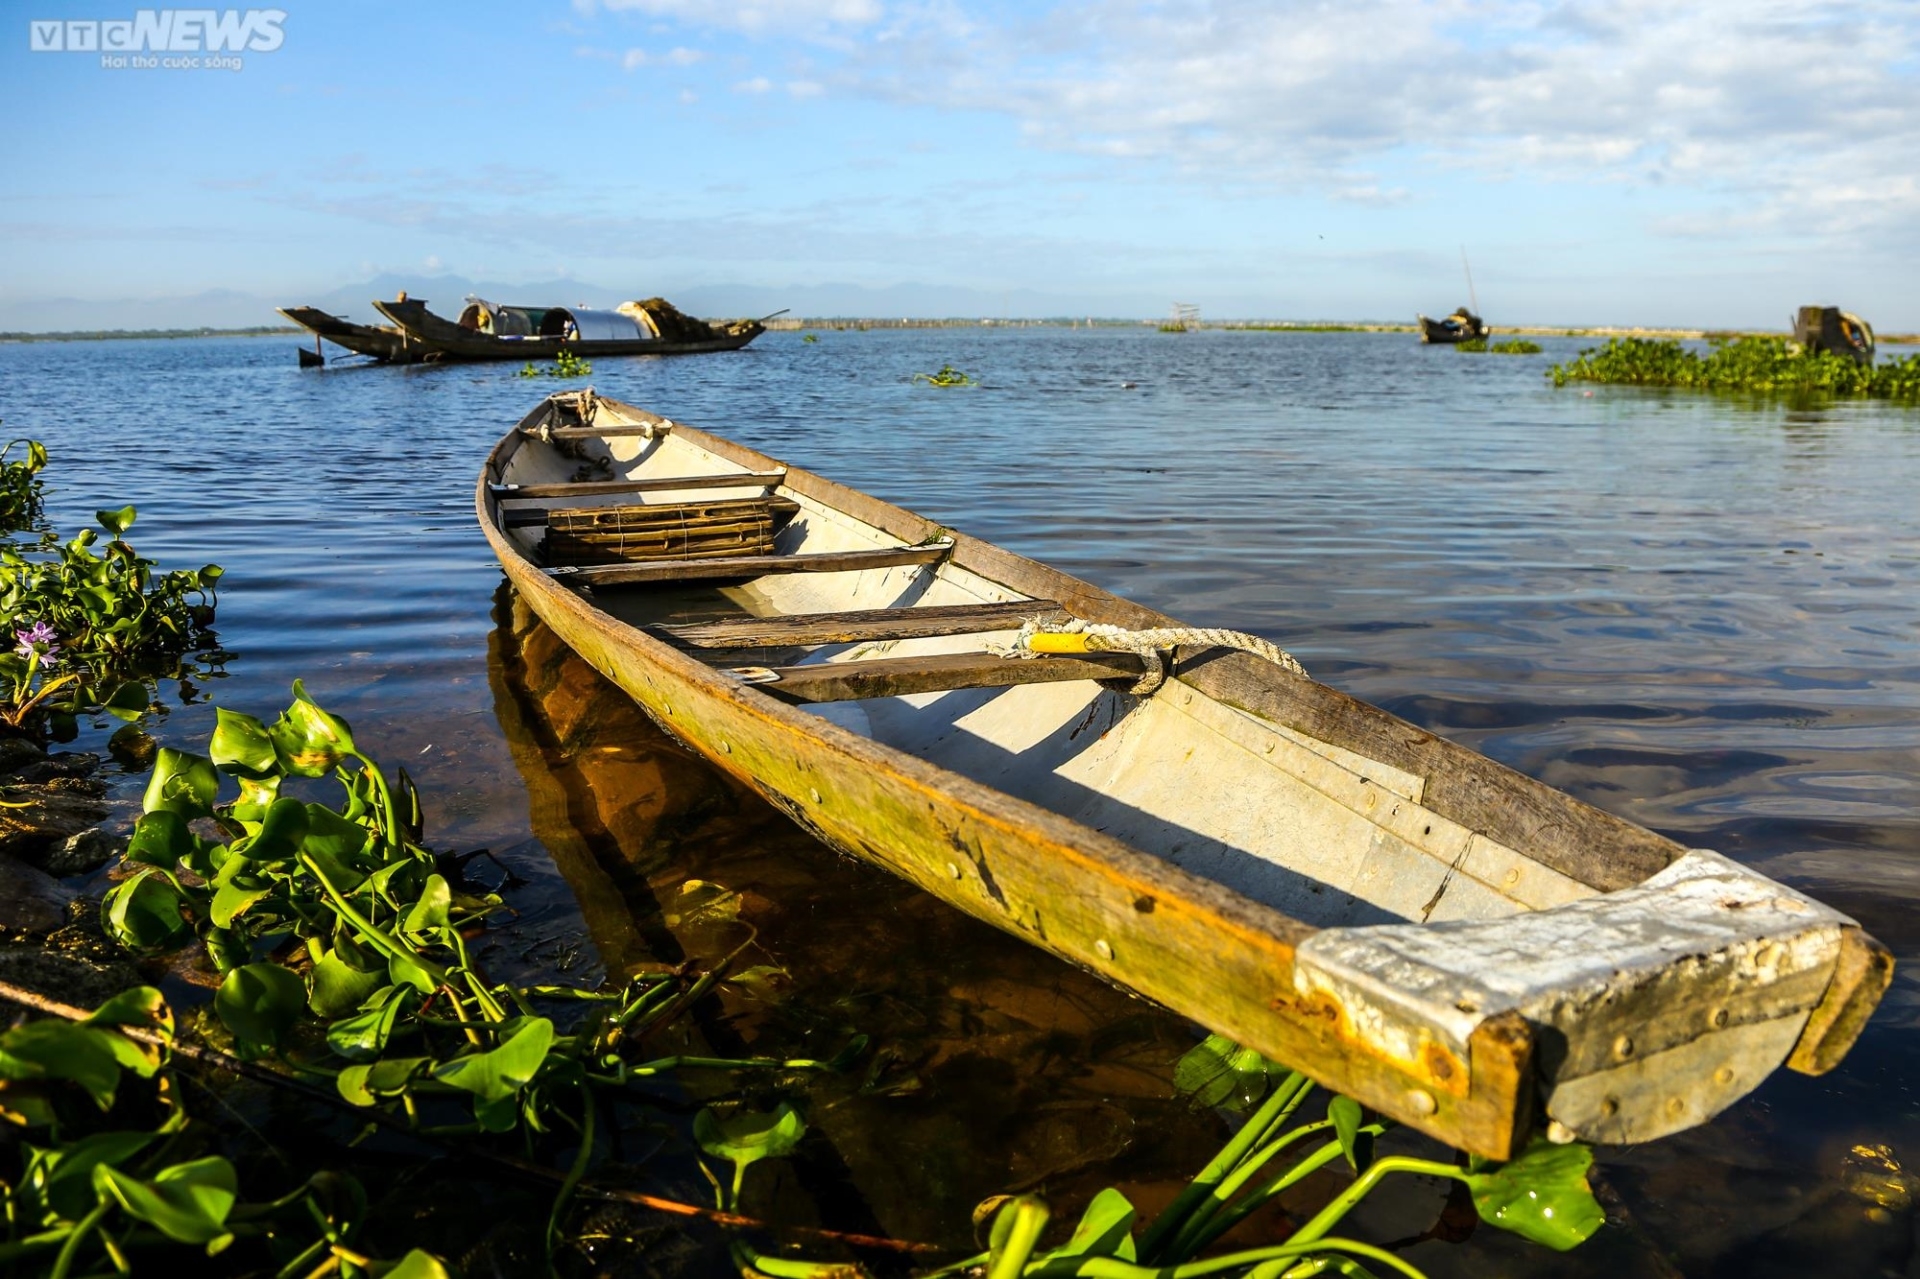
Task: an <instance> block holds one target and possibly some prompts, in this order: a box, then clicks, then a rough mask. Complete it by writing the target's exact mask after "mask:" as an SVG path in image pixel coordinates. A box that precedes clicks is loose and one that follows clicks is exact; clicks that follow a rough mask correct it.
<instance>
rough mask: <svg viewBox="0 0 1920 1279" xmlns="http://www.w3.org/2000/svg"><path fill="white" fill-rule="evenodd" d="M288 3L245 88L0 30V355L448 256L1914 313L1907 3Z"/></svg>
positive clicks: (646, 267) (1301, 304)
mask: <svg viewBox="0 0 1920 1279" xmlns="http://www.w3.org/2000/svg"><path fill="white" fill-rule="evenodd" d="M282 4H283V7H284V12H285V14H286V17H285V20H284V22H283V23H282V24H281V29H282V31H283V32H284V41H283V43H282V44H281V45H280V47H279V48H277V49H274V50H272V51H270V52H247V53H245V54H243V55H242V63H243V65H242V67H241V68H240V69H239V70H237V71H232V70H208V69H165V68H155V69H131V68H129V69H112V68H104V67H102V66H101V65H100V58H99V55H98V54H85V53H67V52H62V53H51V52H39V53H36V52H31V51H30V48H29V46H30V41H29V30H28V24H29V19H33V18H39V19H49V18H68V19H125V18H130V17H132V16H133V14H134V12H135V10H134V9H133V8H131V7H120V6H119V5H117V4H113V3H107V4H102V3H97V2H95V0H88V2H87V3H84V4H81V3H65V4H63V3H57V2H49V0H31V5H30V7H23V6H18V5H12V4H9V5H8V6H7V7H8V11H9V13H10V14H11V15H13V18H12V20H11V21H10V22H8V23H6V24H5V27H4V28H0V101H4V104H5V107H6V109H7V114H8V118H9V119H10V120H11V121H12V122H13V124H14V127H13V128H12V129H10V130H9V131H8V133H7V135H6V137H5V140H4V142H0V173H4V174H5V181H4V182H3V183H0V328H46V327H67V326H69V325H71V324H75V323H82V322H84V323H87V324H92V325H102V326H107V325H112V324H115V323H116V322H117V318H125V317H130V316H132V317H138V319H139V321H140V322H141V323H154V322H161V317H164V319H165V320H166V321H171V322H178V323H183V324H185V323H201V322H218V323H229V322H235V321H236V320H237V319H239V318H243V317H245V316H248V315H254V314H255V312H258V315H257V317H256V318H257V320H258V321H261V322H264V321H266V320H270V319H271V318H272V317H271V314H270V312H268V311H266V309H265V308H266V307H267V306H268V305H269V304H270V303H272V302H292V301H300V300H305V299H309V298H318V297H321V296H324V295H326V294H328V293H329V292H331V291H333V290H337V289H340V288H342V287H347V286H356V285H358V284H360V283H363V282H365V281H368V280H370V279H372V278H374V277H376V276H380V275H383V274H398V275H402V276H407V277H429V278H430V277H431V276H433V275H436V274H439V273H451V274H454V275H457V276H458V277H460V278H462V279H468V280H486V281H499V282H507V283H519V282H533V281H553V280H559V279H567V280H576V281H580V282H582V288H583V291H585V290H586V289H587V288H588V287H589V286H591V288H592V289H594V290H612V291H613V292H614V293H615V294H616V295H617V296H639V295H646V294H652V293H663V294H665V295H666V296H668V297H683V296H684V297H691V298H694V299H696V300H699V299H715V300H718V299H722V298H724V300H725V302H726V303H728V304H729V306H728V308H727V309H729V310H741V311H744V310H750V309H764V310H767V311H771V310H773V309H775V308H777V307H779V306H783V305H789V304H793V303H795V302H796V301H798V302H799V303H801V304H802V307H803V309H805V304H806V303H807V302H816V303H822V302H825V303H830V302H833V301H836V300H838V301H841V302H844V303H845V306H844V308H843V309H844V310H849V311H858V310H861V309H862V307H861V306H860V305H859V304H860V303H861V302H862V301H863V300H865V301H870V302H872V303H873V304H874V306H873V309H874V310H875V311H876V312H879V313H884V312H887V311H894V310H898V311H901V312H903V313H904V312H908V311H911V312H914V313H921V314H1010V315H1065V314H1097V315H1142V316H1147V315H1157V314H1163V313H1164V312H1165V311H1166V309H1167V307H1168V306H1169V305H1170V304H1171V303H1172V302H1174V301H1176V300H1178V301H1183V302H1194V303H1197V304H1199V305H1200V307H1201V309H1202V313H1203V314H1204V315H1206V316H1208V317H1214V318H1226V317H1250V316H1266V317H1290V318H1346V319H1358V318H1394V319H1405V318H1408V317H1410V315H1411V313H1412V312H1414V311H1415V310H1424V311H1427V312H1430V313H1433V312H1441V311H1444V310H1446V309H1449V308H1451V307H1452V306H1454V305H1455V304H1457V303H1458V302H1460V301H1462V300H1464V297H1465V284H1464V281H1463V279H1462V274H1461V266H1460V252H1461V246H1462V245H1464V246H1465V248H1466V251H1467V253H1468V254H1469V255H1470V257H1471V261H1472V266H1473V272H1474V282H1475V284H1476V286H1477V289H1478V294H1479V299H1480V302H1481V304H1482V310H1483V311H1485V312H1486V313H1487V314H1488V315H1489V317H1490V318H1493V319H1495V320H1496V322H1507V323H1514V324H1525V323H1564V324H1604V323H1643V324H1677V325H1704V326H1723V325H1725V326H1731V325H1769V326H1784V324H1785V322H1786V316H1787V313H1788V312H1789V311H1790V310H1791V309H1792V308H1793V307H1794V306H1796V305H1798V304H1800V303H1801V302H1811V301H1827V302H1834V303H1838V304H1841V305H1845V306H1847V307H1848V308H1849V309H1852V310H1856V311H1859V312H1861V313H1862V314H1864V315H1866V316H1868V318H1869V319H1871V320H1873V321H1874V322H1875V323H1876V324H1877V325H1878V326H1879V327H1880V328H1882V329H1883V330H1889V329H1905V330H1915V329H1920V288H1916V285H1920V270H1916V262H1920V5H1915V4H1913V3H1911V2H1910V0H1900V2H1898V3H1881V2H1879V0H1852V2H1849V3H1846V4H1831V5H1823V4H1820V3H1815V2H1811V0H1795V2H1792V3H1785V2H1779V0H1694V2H1693V3H1689V4H1686V5H1674V4H1671V3H1669V2H1667V0H1659V2H1658V3H1655V2H1654V0H1612V2H1610V3H1604V4H1601V3H1585V2H1582V0H1566V2H1564V3H1554V2H1541V3H1527V2H1526V0H1512V2H1506V3H1479V2H1477V0H1436V2H1428V0H1343V2H1342V3H1291V2H1286V0H1269V2H1266V3H1252V2H1245V3H1238V2H1234V0H1086V2H1084V3H1077V4H1057V5H1047V4H1044V3H1028V4H999V3H964V2H962V0H924V2H923V0H913V2H902V0H735V2H734V3H730V4H721V3H709V2H707V0H593V2H587V0H581V2H580V3H572V4H569V3H565V2H564V0H554V2H552V3H532V2H528V0H521V2H520V3H514V4H505V3H501V4H462V5H458V6H453V5H447V6H424V5H408V4H399V3H391V2H389V3H384V4H360V3H333V2H330V3H326V4H316V3H311V2H310V0H282ZM56 299H64V300H65V301H62V302H59V303H58V304H56V303H55V302H54V300H56ZM448 300H452V299H448ZM526 300H528V301H540V300H549V299H526ZM573 300H576V301H577V300H583V299H573ZM594 300H608V301H611V300H614V299H613V298H607V299H598V298H596V299H594ZM36 316H40V317H42V318H53V317H57V319H58V321H59V323H55V324H46V323H35V317H36Z"/></svg>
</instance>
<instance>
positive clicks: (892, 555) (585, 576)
mask: <svg viewBox="0 0 1920 1279" xmlns="http://www.w3.org/2000/svg"><path fill="white" fill-rule="evenodd" d="M952 550H953V543H952V542H951V541H948V540H946V539H944V538H943V539H942V540H940V541H938V542H930V543H928V544H927V545H925V546H889V547H882V548H879V549H876V550H871V551H821V552H817V553H814V554H807V555H741V556H735V557H709V558H704V559H688V560H656V561H652V562H648V563H641V564H599V565H590V566H587V567H578V566H575V565H572V564H556V565H551V566H549V567H548V568H547V569H546V570H545V571H546V573H547V575H548V576H549V577H557V578H560V579H561V580H562V581H564V582H566V583H567V584H568V585H570V586H638V585H646V584H650V583H663V582H724V581H738V580H741V579H744V578H753V577H766V576H768V575H769V574H773V573H857V572H860V571H862V570H864V569H872V568H895V567H897V566H899V565H903V564H937V563H939V562H940V561H941V560H943V559H945V558H946V557H947V555H948V553H949V552H951V551H952Z"/></svg>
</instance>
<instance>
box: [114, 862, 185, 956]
mask: <svg viewBox="0 0 1920 1279" xmlns="http://www.w3.org/2000/svg"><path fill="white" fill-rule="evenodd" d="M185 904H186V899H185V898H184V897H182V896H181V895H180V890H179V889H177V888H175V887H174V886H173V884H172V882H171V881H170V880H168V879H167V877H166V876H165V875H162V874H160V873H159V872H158V871H154V870H143V871H142V872H141V873H140V874H138V875H135V876H134V877H133V878H132V879H128V880H123V881H122V882H120V883H118V884H115V885H114V886H113V887H112V888H111V889H109V890H108V891H107V895H106V897H105V898H103V899H102V900H101V902H100V922H101V924H102V925H103V926H104V927H105V928H106V930H107V932H108V934H109V935H111V936H112V937H113V939H114V940H115V941H117V942H119V943H120V944H121V945H123V946H126V947H127V948H128V949H130V950H157V949H160V948H162V947H166V946H170V945H173V944H175V943H177V942H179V941H181V940H183V939H184V938H185V937H186V936H187V934H188V933H190V932H192V930H193V928H192V925H191V924H189V923H188V922H187V920H186V917H185V915H184V914H182V913H181V908H182V907H183V906H184V905H185Z"/></svg>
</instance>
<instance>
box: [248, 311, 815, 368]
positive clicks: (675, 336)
mask: <svg viewBox="0 0 1920 1279" xmlns="http://www.w3.org/2000/svg"><path fill="white" fill-rule="evenodd" d="M373 307H374V309H375V310H377V311H379V312H380V314H381V315H383V316H385V317H386V318H387V319H388V320H391V321H392V323H391V324H383V325H370V324H356V323H354V322H353V321H350V320H345V319H342V318H340V317H339V316H336V315H331V314H329V313H328V312H325V311H321V310H319V309H317V308H314V307H305V306H295V307H280V308H277V309H278V310H279V312H280V314H282V315H284V316H286V317H287V318H288V319H289V320H292V321H293V322H294V323H295V324H298V325H300V326H301V327H302V328H305V329H307V330H308V331H309V332H311V333H313V334H314V335H315V336H316V338H320V339H324V340H325V341H328V342H332V343H334V344H336V345H338V346H343V347H345V348H346V349H347V350H348V351H351V352H353V353H354V354H356V355H365V356H370V357H372V358H373V359H374V360H377V361H379V362H381V363H384V364H436V363H443V362H455V361H468V360H551V359H553V358H554V357H555V356H557V355H558V354H559V353H560V352H561V351H562V350H565V351H567V352H568V353H570V354H572V355H574V356H576V357H578V358H580V359H593V358H595V357H601V356H616V355H696V354H701V353H704V352H708V351H737V350H739V349H740V348H741V347H744V346H746V345H747V344H748V343H749V342H751V341H753V340H754V339H755V338H757V337H759V336H760V335H761V334H762V333H764V332H766V321H767V320H770V319H772V318H773V316H765V317H763V318H762V319H758V320H733V321H722V322H719V323H709V322H708V321H705V320H699V319H695V318H694V317H693V316H690V315H687V314H686V313H684V312H683V311H681V310H680V309H679V308H678V307H676V306H674V305H673V304H672V303H671V302H668V301H667V300H666V299H665V298H648V299H646V300H645V301H640V302H623V303H621V304H620V305H619V306H618V307H616V308H615V309H614V310H611V311H600V310H594V309H592V308H588V307H566V306H547V307H533V306H504V305H500V304H498V303H493V302H488V301H486V300H485V299H482V298H477V297H473V296H469V297H468V298H467V300H466V304H465V306H464V307H462V309H461V311H460V315H459V317H458V319H454V320H449V319H446V318H445V317H443V316H438V315H435V314H434V313H433V312H431V311H429V310H428V309H427V304H426V302H425V301H424V300H422V299H419V298H410V297H408V296H407V295H406V294H405V293H401V294H400V296H399V297H397V298H395V299H394V300H393V301H391V302H379V301H376V302H375V303H374V304H373ZM774 314H775V315H779V314H781V312H778V311H776V312H775V313H774ZM317 346H318V343H316V347H317ZM323 361H324V356H323V355H320V354H319V353H318V352H317V351H316V352H307V351H305V350H304V349H303V350H302V352H301V358H300V363H301V366H302V367H303V368H304V367H309V366H313V365H317V364H319V363H322V362H323Z"/></svg>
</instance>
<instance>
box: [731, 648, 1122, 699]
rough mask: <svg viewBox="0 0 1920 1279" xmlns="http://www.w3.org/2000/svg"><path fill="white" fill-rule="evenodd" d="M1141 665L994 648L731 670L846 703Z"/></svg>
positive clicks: (1047, 680)
mask: <svg viewBox="0 0 1920 1279" xmlns="http://www.w3.org/2000/svg"><path fill="white" fill-rule="evenodd" d="M1144 670H1145V665H1144V664H1143V663H1142V661H1141V659H1140V655H1139V654H1137V653H1087V654H1084V655H1075V656H1072V657H1031V658H1020V657H1000V656H998V655H997V654H993V653H938V654H932V655H928V656H922V657H874V658H866V659H863V660H860V661H852V662H816V663H812V664H809V665H806V666H773V667H767V666H748V667H740V668H736V669H734V670H733V671H732V672H731V673H732V674H733V675H734V676H735V677H737V678H739V679H741V680H743V681H745V682H746V683H749V684H752V685H754V686H755V687H757V688H759V689H760V690H761V691H762V692H764V693H770V694H772V695H773V696H775V697H778V698H782V699H784V700H786V701H789V702H850V701H858V700H861V699H864V698H870V697H903V696H905V695H906V694H908V693H945V692H951V691H953V690H954V689H960V688H1008V687H1011V686H1013V685H1015V684H1051V683H1056V682H1059V681H1062V680H1076V679H1095V680H1103V679H1127V680H1131V679H1136V678H1138V677H1139V676H1140V675H1141V674H1142V673H1143V672H1144Z"/></svg>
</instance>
